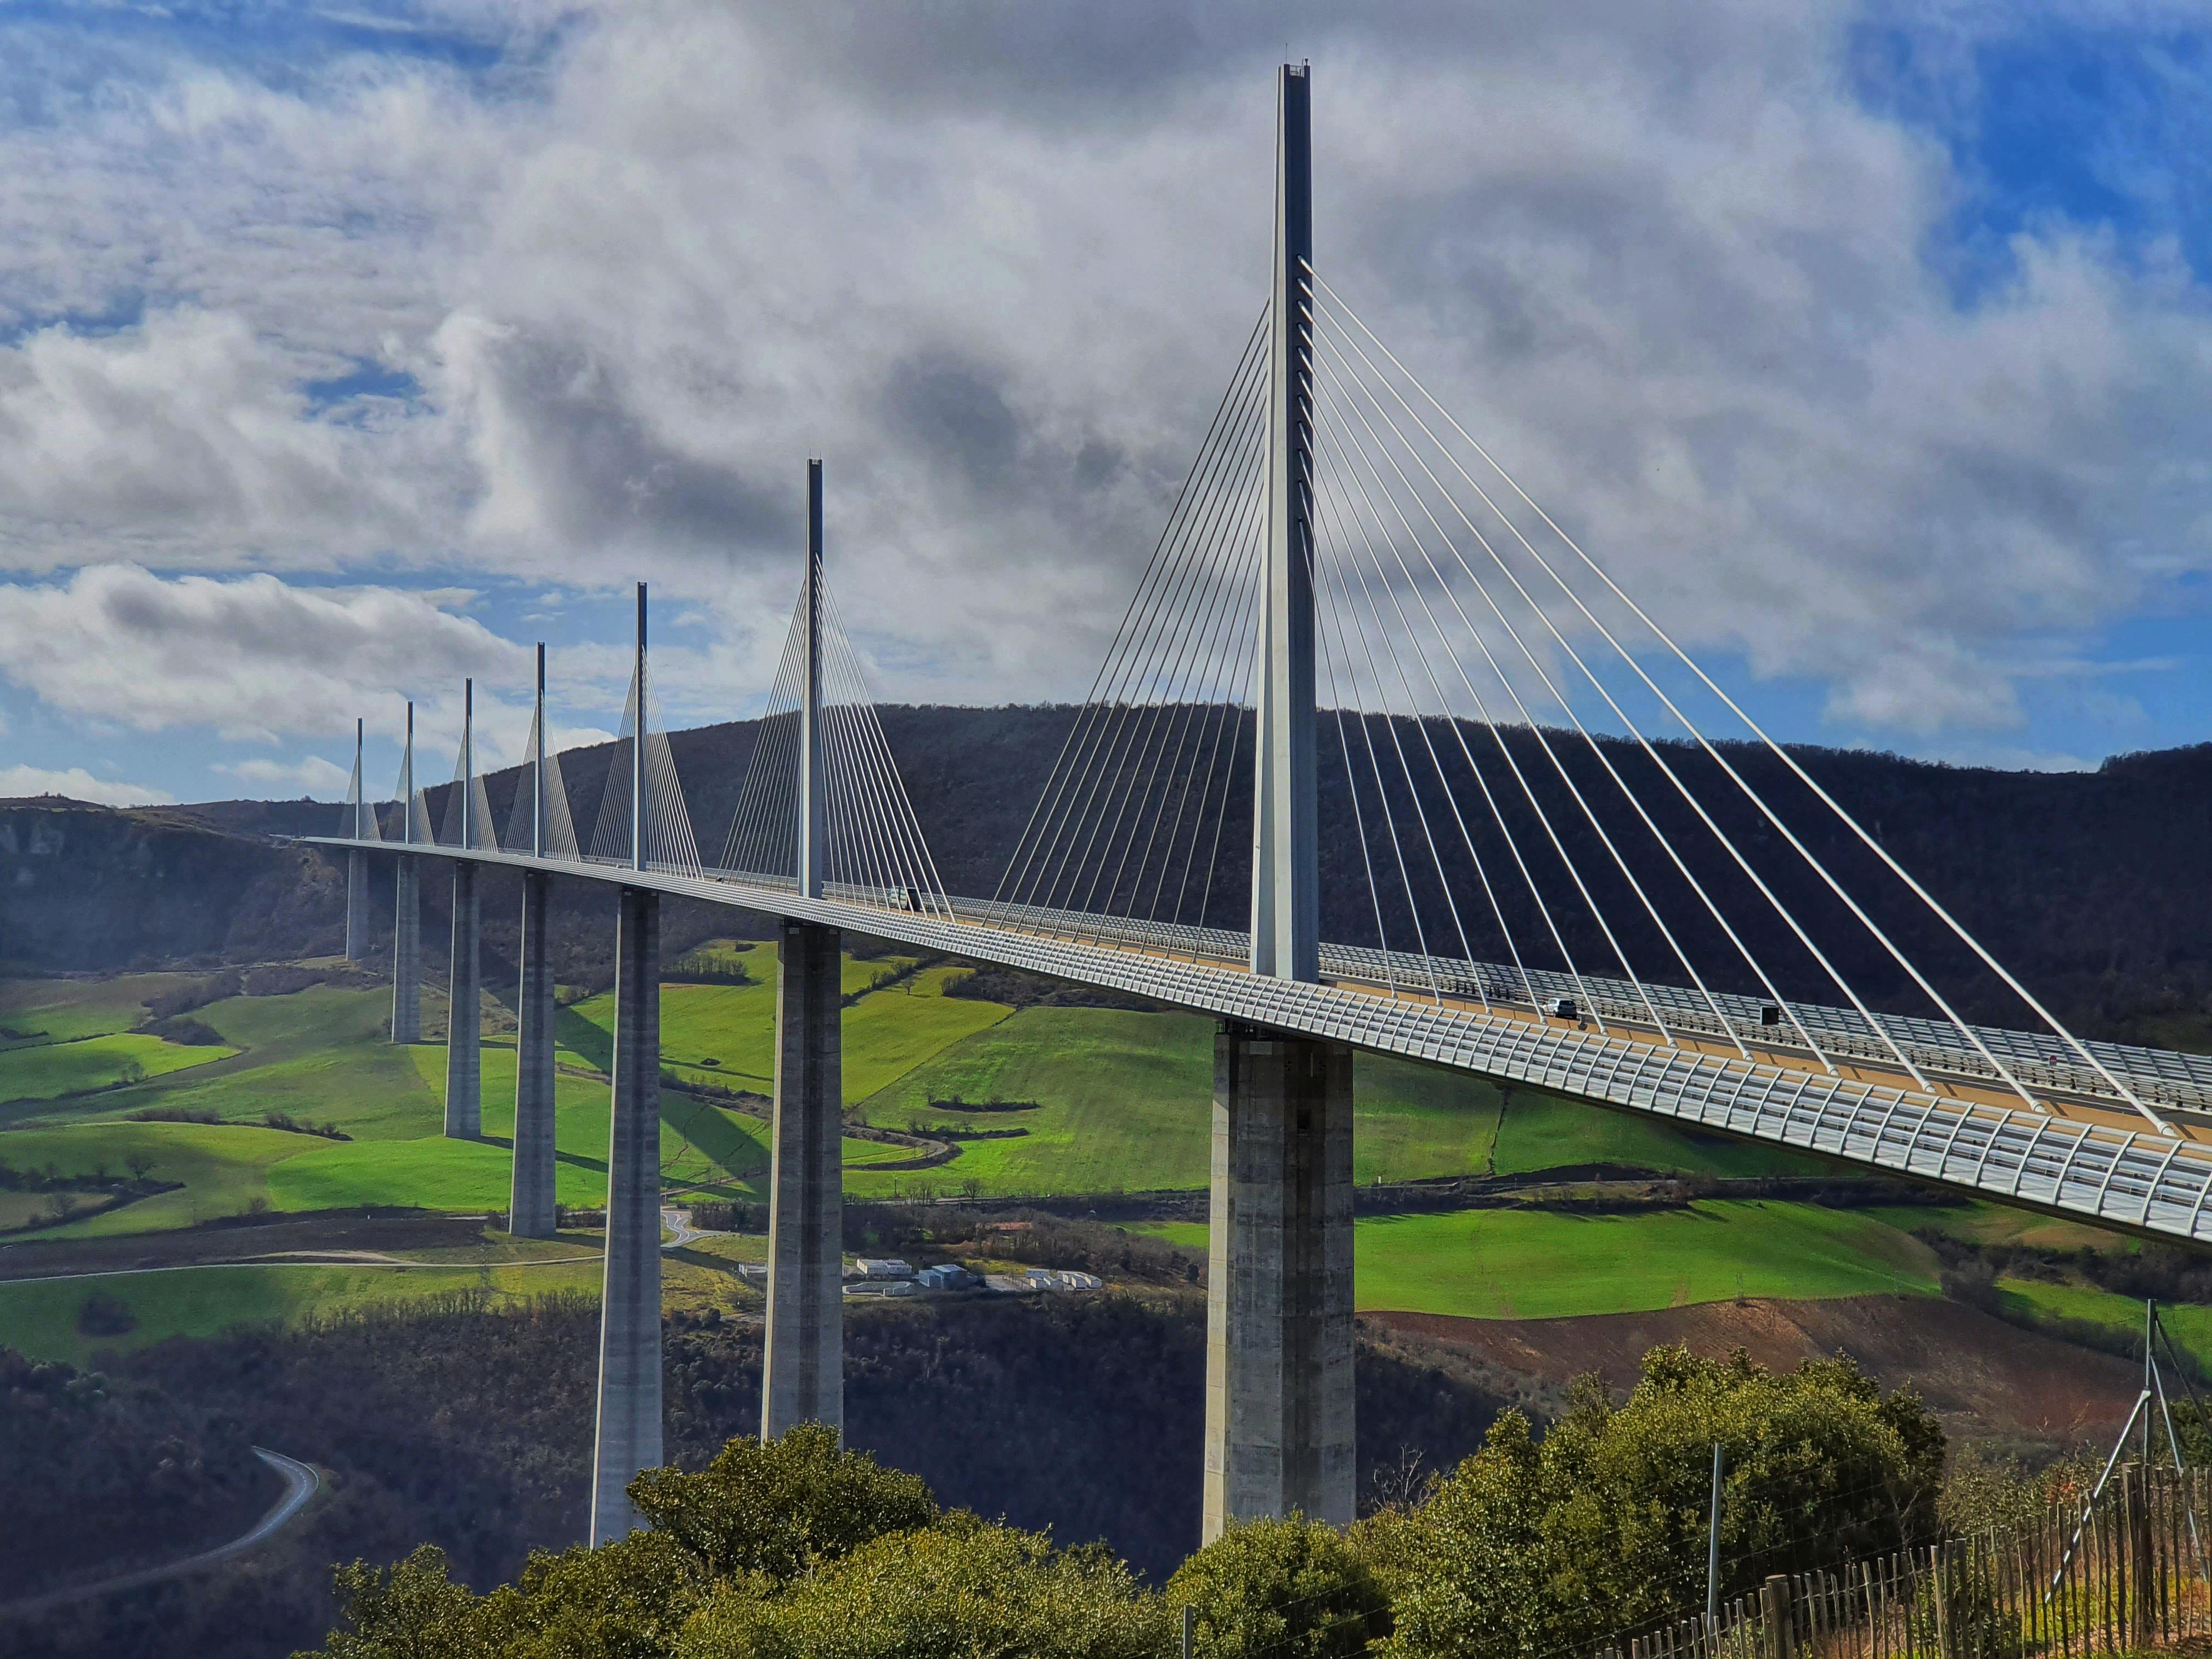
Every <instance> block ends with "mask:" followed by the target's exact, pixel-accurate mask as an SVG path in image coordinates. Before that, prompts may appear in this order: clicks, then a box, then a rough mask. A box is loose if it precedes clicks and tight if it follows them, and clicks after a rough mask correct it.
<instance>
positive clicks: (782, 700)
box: [722, 599, 805, 884]
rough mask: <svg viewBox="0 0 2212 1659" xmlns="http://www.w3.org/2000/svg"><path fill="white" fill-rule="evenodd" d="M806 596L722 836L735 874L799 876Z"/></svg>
mask: <svg viewBox="0 0 2212 1659" xmlns="http://www.w3.org/2000/svg"><path fill="white" fill-rule="evenodd" d="M803 604H804V600H803V599H802V600H801V601H800V603H799V605H793V615H792V619H791V623H790V624H789V626H788V627H787V628H786V629H785V630H784V639H783V653H782V655H781V658H780V659H778V661H777V664H776V671H775V680H774V681H773V682H772V683H771V684H770V685H769V692H768V696H767V698H766V700H765V701H764V702H763V703H762V705H761V712H760V714H759V717H758V718H757V720H756V721H755V723H754V727H753V750H752V753H751V755H750V757H748V758H747V761H746V763H745V778H744V784H743V785H742V786H740V787H739V788H738V804H737V806H736V809H735V810H734V811H733V812H732V816H731V819H730V832H729V834H728V835H727V836H725V837H724V838H723V842H722V865H723V867H724V868H725V869H727V870H731V871H732V872H746V873H757V874H760V875H762V876H775V877H778V878H782V879H785V880H788V881H791V882H793V883H794V884H795V883H796V882H797V881H798V879H799V817H798V805H797V802H798V795H797V787H798V779H797V771H798V756H799V731H798V727H799V696H800V693H799V680H800V677H801V676H802V674H803V673H804V672H805V631H804V627H803V623H804V617H803V614H802V610H801V607H802V606H803Z"/></svg>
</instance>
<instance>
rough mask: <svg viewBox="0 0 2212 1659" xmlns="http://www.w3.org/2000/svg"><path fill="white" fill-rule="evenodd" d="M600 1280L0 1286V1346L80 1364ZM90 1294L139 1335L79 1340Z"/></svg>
mask: <svg viewBox="0 0 2212 1659" xmlns="http://www.w3.org/2000/svg"><path fill="white" fill-rule="evenodd" d="M603 1271H604V1270H603V1268H602V1266H601V1263H600V1261H599V1258H598V1257H597V1256H592V1257H589V1258H587V1259H586V1260H583V1261H546V1262H544V1263H538V1264H526V1263H519V1262H516V1263H507V1264H502V1265H499V1266H485V1267H459V1266H444V1265H435V1264H425V1265H422V1266H414V1265H410V1266H406V1267H376V1266H371V1265H367V1264H363V1265H361V1266H353V1265H348V1266H344V1267H328V1266H323V1265H319V1264H313V1263H281V1262H271V1263H267V1264H258V1263H257V1264H248V1265H243V1266H239V1267H181V1268H174V1269H171V1270H168V1271H165V1272H152V1273H109V1274H102V1275H100V1276H98V1277H96V1278H89V1279H43V1280H41V1279H31V1280H22V1281H18V1282H15V1283H12V1284H7V1283H0V1342H5V1343H6V1344H7V1345H8V1346H9V1347H11V1348H15V1349H19V1350H21V1352H24V1353H27V1354H31V1355H33V1356H35V1357H37V1358H45V1359H63V1360H67V1361H68V1362H70V1364H85V1363H87V1362H88V1360H90V1359H91V1358H93V1357H94V1354H95V1352H97V1351H98V1350H100V1349H101V1348H113V1347H118V1346H122V1347H137V1346H142V1345H143V1344H145V1343H149V1342H158V1341H160V1340H161V1339H162V1338H164V1337H168V1336H205V1335H211V1334H215V1333H216V1332H218V1331H222V1330H224V1329H227V1328H229V1327H231V1326H233V1325H254V1324H269V1323H273V1322H280V1321H283V1320H289V1319H293V1318H296V1317H297V1316H300V1315H301V1314H302V1313H304V1312H306V1311H307V1310H310V1309H312V1310H314V1311H316V1312H319V1313H329V1312H332V1311H335V1310H341V1309H344V1308H348V1307H355V1306H360V1305H362V1304H368V1303H376V1302H389V1301H396V1300H401V1299H411V1298H414V1297H427V1296H433V1295H436V1294H438V1293H439V1292H441V1291H488V1292H490V1293H492V1294H493V1295H494V1296H495V1297H501V1298H507V1297H529V1296H543V1295H544V1294H546V1293H547V1292H549V1291H591V1292H596V1291H598V1290H599V1283H600V1279H601V1278H602V1275H603ZM94 1291H97V1292H98V1293H99V1294H100V1295H101V1296H102V1297H106V1298H107V1299H109V1300H111V1301H114V1302H118V1303H120V1304H122V1305H123V1306H125V1308H128V1309H129V1310H131V1314H132V1315H133V1316H135V1317H136V1318H137V1327H136V1328H134V1329H133V1330H131V1332H130V1333H129V1334H127V1335H125V1336H122V1337H90V1336H87V1335H85V1334H83V1333H82V1332H81V1331H80V1330H79V1329H78V1328H77V1321H78V1316H79V1314H80V1312H81V1310H82V1308H83V1306H84V1302H85V1298H86V1297H87V1296H88V1295H89V1294H91V1293H93V1292H94Z"/></svg>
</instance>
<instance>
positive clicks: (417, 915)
mask: <svg viewBox="0 0 2212 1659" xmlns="http://www.w3.org/2000/svg"><path fill="white" fill-rule="evenodd" d="M393 862H394V863H396V864H397V865H398V867H399V873H398V877H397V878H395V879H394V883H393V887H392V1041H393V1042H421V1041H422V866H420V865H418V864H416V862H415V860H413V859H410V858H409V857H408V856H407V855H406V854H404V853H403V854H400V855H399V857H398V859H396V860H393Z"/></svg>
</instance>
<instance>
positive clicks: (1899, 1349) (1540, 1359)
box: [1360, 1296, 2142, 1448]
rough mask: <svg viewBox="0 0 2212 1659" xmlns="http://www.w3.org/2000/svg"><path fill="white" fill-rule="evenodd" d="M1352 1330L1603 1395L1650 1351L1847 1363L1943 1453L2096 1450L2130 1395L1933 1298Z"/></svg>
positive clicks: (2127, 1388)
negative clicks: (1938, 1433) (1901, 1391)
mask: <svg viewBox="0 0 2212 1659" xmlns="http://www.w3.org/2000/svg"><path fill="white" fill-rule="evenodd" d="M1360 1317H1361V1318H1362V1319H1363V1320H1364V1321H1367V1322H1372V1323H1375V1324H1378V1325H1383V1326H1387V1327H1389V1328H1391V1329H1394V1330H1401V1331H1407V1332H1411V1333H1417V1334H1420V1335H1422V1336H1425V1337H1427V1338H1429V1339H1431V1340H1435V1341H1440V1342H1443V1343H1446V1344H1449V1345H1450V1346H1454V1347H1457V1348H1461V1349H1463V1350H1465V1351H1466V1352H1468V1353H1469V1354H1470V1355H1472V1356H1473V1357H1474V1358H1479V1359H1481V1360H1484V1361H1486V1362H1487V1363H1488V1364H1492V1365H1494V1366H1496V1367H1498V1369H1499V1370H1504V1371H1507V1372H1511V1373H1515V1374H1518V1375H1521V1376H1528V1377H1532V1378H1534V1379H1537V1380H1539V1381H1541V1382H1543V1383H1552V1384H1555V1385H1556V1384H1559V1383H1565V1382H1566V1381H1568V1380H1569V1379H1571V1378H1572V1377H1575V1376H1581V1375H1583V1374H1584V1373H1586V1372H1590V1371H1595V1372H1596V1373H1597V1374H1598V1375H1599V1376H1602V1377H1603V1378H1604V1379H1605V1381H1606V1383H1607V1384H1608V1385H1609V1386H1610V1387H1612V1388H1613V1389H1616V1390H1621V1389H1627V1388H1628V1387H1629V1386H1630V1385H1631V1384H1632V1383H1634V1382H1635V1380H1636V1375H1637V1365H1638V1360H1639V1359H1640V1358H1642V1356H1643V1354H1644V1351H1645V1350H1646V1349H1648V1348H1651V1347H1655V1346H1658V1345H1659V1344H1662V1343H1670V1342H1678V1343H1680V1344H1682V1345H1683V1346H1686V1347H1688V1348H1689V1349H1691V1350H1692V1352H1697V1353H1700V1354H1721V1353H1726V1352H1729V1351H1730V1350H1732V1349H1735V1348H1742V1349H1744V1350H1745V1351H1747V1352H1748V1353H1749V1354H1750V1355H1751V1357H1752V1358H1753V1359H1756V1360H1758V1361H1759V1363H1760V1364H1764V1365H1768V1366H1791V1365H1795V1364H1796V1363H1797V1362H1798V1361H1799V1360H1801V1359H1806V1358H1814V1357H1815V1356H1819V1355H1826V1354H1833V1353H1839V1352H1840V1353H1847V1354H1850V1356H1851V1357H1852V1358H1855V1359H1857V1361H1858V1362H1859V1363H1860V1364H1862V1365H1863V1366H1864V1367H1865V1368H1866V1369H1867V1370H1868V1371H1869V1372H1870V1373H1871V1374H1873V1375H1874V1376H1877V1377H1879V1378H1881V1382H1882V1383H1883V1384H1884V1386H1886V1387H1888V1388H1899V1387H1911V1388H1913V1389H1917V1390H1918V1391H1919V1394H1920V1395H1921V1397H1922V1398H1923V1400H1925V1401H1927V1402H1928V1405H1929V1408H1930V1409H1931V1410H1933V1411H1934V1412H1935V1413H1936V1415H1937V1416H1938V1417H1940V1418H1941V1419H1942V1420H1943V1425H1944V1427H1945V1429H1946V1430H1947V1431H1948V1432H1949V1433H1950V1435H1951V1436H1952V1437H1953V1439H1954V1441H1956V1440H1961V1439H1972V1440H1983V1441H1988V1440H1996V1441H2002V1442H2012V1443H2027V1444H2035V1445H2040V1446H2045V1447H2051V1448H2057V1447H2064V1446H2072V1445H2075V1444H2076V1443H2083V1442H2087V1443H2107V1444H2108V1443H2110V1442H2111V1440H2112V1437H2113V1436H2114V1435H2115V1434H2117V1433H2118V1432H2119V1429H2120V1425H2121V1424H2122V1423H2123V1422H2124V1421H2125V1420H2126V1419H2127V1414H2128V1411H2129V1408H2130V1407H2132V1406H2133V1405H2134V1403H2135V1398H2136V1391H2137V1389H2139V1388H2140V1387H2141V1386H2142V1382H2141V1372H2140V1370H2138V1369H2137V1368H2136V1366H2134V1365H2132V1364H2130V1363H2129V1362H2128V1361H2126V1360H2124V1359H2119V1358H2114V1357H2113V1356H2112V1355H2110V1354H2102V1353H2096V1352H2091V1351H2090V1350H2088V1349H2087V1348H2081V1347H2076V1346H2074V1345H2073V1344H2072V1343H2070V1342H2063V1341H2061V1340H2058V1339H2057V1338H2055V1337H2049V1336H2043V1335H2039V1334H2036V1333H2035V1332H2033V1331H2025V1330H2021V1329H2020V1328H2017V1327H2016V1326H2012V1325H2008V1324H2006V1323H2004V1322H2002V1320H1998V1319H1993V1318H1991V1317H1990V1316H1989V1315H1987V1314H1984V1313H1978V1312H1976V1311H1975V1310H1972V1309H1971V1308H1966V1307H1961V1306H1960V1305H1959V1304H1957V1303H1954V1302H1948V1301H1944V1300H1942V1299H1940V1298H1936V1297H1911V1296H1855V1297H1838V1298H1835V1299H1833V1300H1826V1301H1808V1302H1794V1301H1791V1302H1784V1301H1771V1300H1747V1301H1742V1302H1710V1303H1703V1304H1699V1305H1697V1306H1694V1307H1687V1308H1663V1309H1658V1310H1654V1311H1651V1312H1649V1313H1628V1314H1599V1315H1594V1316H1589V1317H1587V1318H1580V1319H1462V1318H1455V1317H1450V1316H1443V1315H1438V1314H1412V1313H1364V1314H1362V1315H1361V1316H1360Z"/></svg>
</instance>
